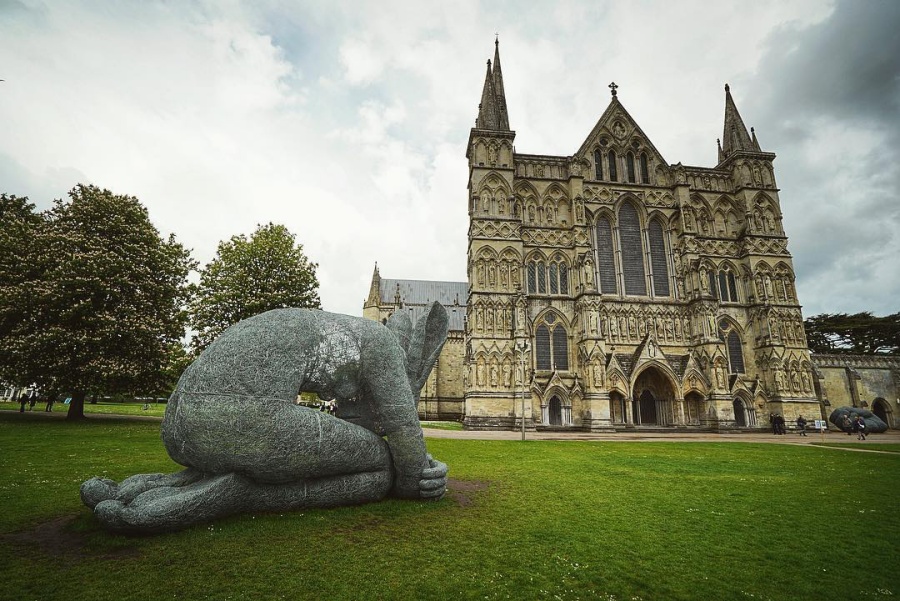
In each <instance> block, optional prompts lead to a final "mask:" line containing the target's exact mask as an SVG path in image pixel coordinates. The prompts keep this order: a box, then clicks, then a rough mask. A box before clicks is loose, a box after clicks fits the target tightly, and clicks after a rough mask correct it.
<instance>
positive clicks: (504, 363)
mask: <svg viewBox="0 0 900 601" xmlns="http://www.w3.org/2000/svg"><path fill="white" fill-rule="evenodd" d="M472 371H474V372H475V377H474V378H473V377H472V373H471V372H472ZM524 373H525V372H524V368H523V366H522V364H521V363H516V362H514V361H513V360H512V357H511V356H510V355H508V354H507V355H504V356H503V358H502V359H498V358H497V357H492V358H491V359H486V358H485V357H478V358H477V359H476V360H475V362H474V363H470V364H469V381H470V382H471V381H474V382H475V385H476V386H477V387H479V388H505V389H510V388H512V387H513V386H514V385H521V384H522V382H524ZM513 377H515V378H516V380H515V382H514V381H513Z"/></svg>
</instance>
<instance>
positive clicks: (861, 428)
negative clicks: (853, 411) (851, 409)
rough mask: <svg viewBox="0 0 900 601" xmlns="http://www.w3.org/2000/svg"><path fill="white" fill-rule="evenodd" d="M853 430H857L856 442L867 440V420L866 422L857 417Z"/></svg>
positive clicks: (859, 416)
mask: <svg viewBox="0 0 900 601" xmlns="http://www.w3.org/2000/svg"><path fill="white" fill-rule="evenodd" d="M853 429H854V430H856V440H865V439H866V420H864V419H863V418H862V416H861V415H857V416H856V422H855V423H854V424H853Z"/></svg>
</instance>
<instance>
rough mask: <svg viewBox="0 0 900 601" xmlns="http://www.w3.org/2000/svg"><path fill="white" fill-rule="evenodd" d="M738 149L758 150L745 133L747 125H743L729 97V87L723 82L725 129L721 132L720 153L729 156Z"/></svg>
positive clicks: (732, 100)
mask: <svg viewBox="0 0 900 601" xmlns="http://www.w3.org/2000/svg"><path fill="white" fill-rule="evenodd" d="M739 150H744V151H750V152H753V151H758V147H756V146H755V145H754V144H753V141H752V140H751V139H750V134H748V133H747V127H746V126H745V125H744V121H743V119H741V114H740V113H739V112H738V110H737V106H735V104H734V99H733V98H732V97H731V87H730V86H729V85H728V84H727V83H726V84H725V129H724V131H723V133H722V153H723V154H724V155H725V157H728V156H730V155H731V154H732V153H733V152H737V151H739Z"/></svg>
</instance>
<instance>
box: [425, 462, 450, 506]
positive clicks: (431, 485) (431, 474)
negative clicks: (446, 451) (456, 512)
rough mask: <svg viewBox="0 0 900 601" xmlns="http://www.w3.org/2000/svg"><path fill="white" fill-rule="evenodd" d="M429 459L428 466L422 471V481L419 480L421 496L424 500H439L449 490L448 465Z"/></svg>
mask: <svg viewBox="0 0 900 601" xmlns="http://www.w3.org/2000/svg"><path fill="white" fill-rule="evenodd" d="M426 457H428V465H429V467H426V468H425V469H424V470H422V479H421V480H419V496H420V497H422V498H423V499H434V500H438V499H440V498H441V497H443V496H444V492H446V490H447V464H446V463H443V462H440V461H438V460H436V459H434V458H432V457H431V455H426Z"/></svg>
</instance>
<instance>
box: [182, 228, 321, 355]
mask: <svg viewBox="0 0 900 601" xmlns="http://www.w3.org/2000/svg"><path fill="white" fill-rule="evenodd" d="M317 267H318V265H317V264H316V263H312V262H311V261H309V259H307V257H306V255H304V254H303V246H302V245H300V244H297V243H296V240H295V237H294V234H292V233H291V232H290V231H288V229H287V228H286V227H284V226H283V225H275V224H273V223H269V224H266V225H260V226H258V227H257V229H256V231H255V232H253V234H251V235H250V237H249V238H248V237H247V236H244V235H240V236H232V237H231V239H230V240H228V241H223V242H220V243H219V247H218V251H217V253H216V257H215V258H214V259H213V260H212V261H211V262H210V263H209V264H208V265H207V266H206V267H204V268H203V270H202V271H201V272H200V283H199V285H197V287H196V290H195V294H194V295H193V300H192V302H191V309H190V312H191V327H192V328H193V330H194V332H195V334H194V337H193V340H192V346H193V348H194V350H195V351H197V352H199V351H201V350H203V349H204V348H206V347H207V346H208V345H209V343H210V342H212V341H213V340H215V339H216V337H217V336H218V335H219V334H221V333H222V331H223V330H225V328H227V327H228V326H230V325H232V324H234V323H237V322H238V321H240V320H242V319H246V318H247V317H252V316H253V315H256V314H257V313H262V312H264V311H268V310H270V309H280V308H284V307H308V308H316V309H317V308H319V307H320V306H321V304H320V302H319V292H318V289H319V280H318V279H317V278H316V268H317Z"/></svg>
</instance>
